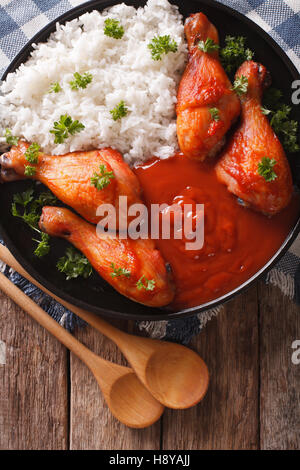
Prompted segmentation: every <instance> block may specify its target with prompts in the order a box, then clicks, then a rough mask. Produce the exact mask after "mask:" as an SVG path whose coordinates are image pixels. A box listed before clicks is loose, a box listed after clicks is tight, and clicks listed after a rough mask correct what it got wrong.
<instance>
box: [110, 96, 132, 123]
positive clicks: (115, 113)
mask: <svg viewBox="0 0 300 470" xmlns="http://www.w3.org/2000/svg"><path fill="white" fill-rule="evenodd" d="M109 112H110V114H111V115H112V118H113V120H114V121H117V120H118V119H121V118H122V117H125V116H127V114H128V108H127V106H126V104H125V101H123V100H122V101H120V103H119V104H117V106H115V107H114V109H112V110H111V111H109Z"/></svg>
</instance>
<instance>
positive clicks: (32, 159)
mask: <svg viewBox="0 0 300 470" xmlns="http://www.w3.org/2000/svg"><path fill="white" fill-rule="evenodd" d="M39 151H40V146H39V144H37V143H36V142H33V143H32V144H31V145H29V147H28V148H27V150H26V152H25V158H26V160H27V161H28V162H29V163H32V164H33V165H36V164H37V163H38V162H39Z"/></svg>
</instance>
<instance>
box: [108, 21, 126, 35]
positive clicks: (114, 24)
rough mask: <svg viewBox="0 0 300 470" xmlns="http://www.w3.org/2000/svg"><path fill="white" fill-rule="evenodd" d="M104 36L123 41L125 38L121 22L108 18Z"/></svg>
mask: <svg viewBox="0 0 300 470" xmlns="http://www.w3.org/2000/svg"><path fill="white" fill-rule="evenodd" d="M104 24H105V27H104V34H105V35H106V36H109V37H110V38H115V39H122V37H123V36H124V28H123V26H122V25H121V24H120V21H118V20H115V19H113V18H107V19H106V20H105V21H104Z"/></svg>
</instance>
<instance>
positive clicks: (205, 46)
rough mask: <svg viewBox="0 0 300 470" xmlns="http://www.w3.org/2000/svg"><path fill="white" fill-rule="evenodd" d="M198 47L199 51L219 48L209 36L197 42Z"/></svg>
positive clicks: (210, 50) (211, 50) (208, 51)
mask: <svg viewBox="0 0 300 470" xmlns="http://www.w3.org/2000/svg"><path fill="white" fill-rule="evenodd" d="M198 49H200V51H203V52H207V53H210V52H214V51H218V50H219V49H220V46H219V44H217V43H216V42H215V41H213V40H212V39H211V38H207V39H206V41H205V42H204V41H199V42H198Z"/></svg>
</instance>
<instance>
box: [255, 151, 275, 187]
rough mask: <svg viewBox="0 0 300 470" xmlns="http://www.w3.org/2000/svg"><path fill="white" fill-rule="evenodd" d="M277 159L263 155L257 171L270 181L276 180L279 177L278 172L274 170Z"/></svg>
mask: <svg viewBox="0 0 300 470" xmlns="http://www.w3.org/2000/svg"><path fill="white" fill-rule="evenodd" d="M276 163H277V162H276V160H274V158H272V159H271V158H269V157H263V158H262V159H261V161H260V162H259V164H258V165H257V172H258V174H259V175H260V176H262V177H263V178H264V179H265V180H266V181H267V182H268V183H269V182H271V181H274V180H275V179H276V178H277V174H276V173H275V171H274V170H273V167H274V166H275V165H276Z"/></svg>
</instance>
